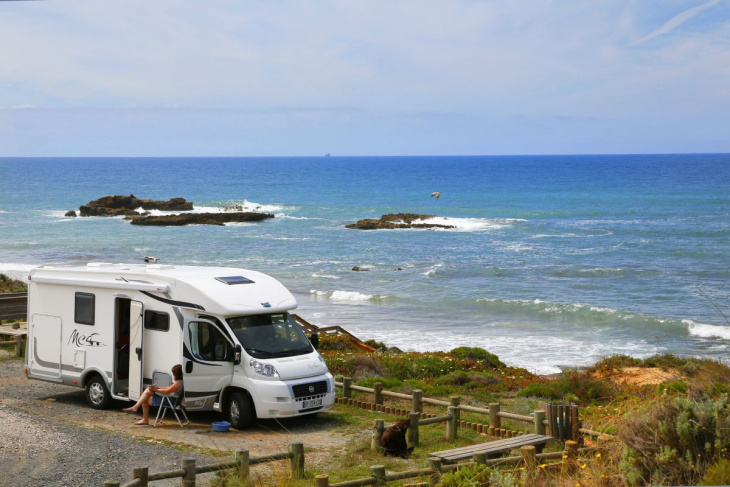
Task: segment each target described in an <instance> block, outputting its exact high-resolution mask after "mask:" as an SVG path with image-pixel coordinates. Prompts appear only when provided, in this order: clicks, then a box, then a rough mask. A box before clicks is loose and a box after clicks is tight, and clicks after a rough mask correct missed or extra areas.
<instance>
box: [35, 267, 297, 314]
mask: <svg viewBox="0 0 730 487" xmlns="http://www.w3.org/2000/svg"><path fill="white" fill-rule="evenodd" d="M28 278H29V279H30V280H32V281H35V282H41V283H43V282H45V283H54V284H61V285H74V286H79V287H92V288H93V287H99V288H111V289H126V290H138V291H146V292H148V293H161V294H164V295H165V296H166V297H168V298H171V299H173V300H175V301H178V302H181V303H184V304H188V305H194V306H187V307H194V308H198V309H200V308H202V309H204V310H205V311H207V312H210V313H214V314H219V315H223V316H235V315H245V314H255V313H261V312H262V311H268V312H277V311H285V310H290V309H294V308H296V306H297V303H296V300H295V299H294V296H292V294H291V293H290V292H289V291H288V290H287V289H286V288H285V287H284V286H283V285H282V284H281V283H279V282H278V281H277V280H276V279H274V278H272V277H270V276H267V275H266V274H262V273H260V272H256V271H252V270H248V269H240V268H231V267H204V266H175V265H165V264H111V263H100V262H92V263H89V264H87V265H85V266H48V267H37V268H34V269H32V270H31V271H30V273H29V276H28Z"/></svg>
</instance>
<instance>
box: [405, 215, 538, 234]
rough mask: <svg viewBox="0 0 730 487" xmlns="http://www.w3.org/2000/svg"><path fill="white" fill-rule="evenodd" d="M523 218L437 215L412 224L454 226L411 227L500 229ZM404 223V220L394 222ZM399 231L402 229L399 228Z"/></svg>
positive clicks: (457, 229) (462, 229)
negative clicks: (444, 226)
mask: <svg viewBox="0 0 730 487" xmlns="http://www.w3.org/2000/svg"><path fill="white" fill-rule="evenodd" d="M524 221H527V220H523V219H521V218H452V217H445V216H437V217H433V218H423V219H418V220H413V221H412V222H411V223H412V224H421V223H425V224H430V225H447V226H451V227H454V228H409V229H407V230H412V231H424V230H430V231H438V232H485V231H494V230H500V229H502V228H506V227H509V226H511V225H512V224H514V223H518V222H524ZM394 223H404V222H394ZM398 231H402V230H401V229H399V230H398Z"/></svg>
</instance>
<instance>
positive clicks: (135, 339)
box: [129, 301, 144, 400]
mask: <svg viewBox="0 0 730 487" xmlns="http://www.w3.org/2000/svg"><path fill="white" fill-rule="evenodd" d="M143 311H144V306H143V305H142V303H141V302H139V301H132V302H131V303H130V305H129V352H130V353H129V398H130V399H134V400H137V399H139V396H141V395H142V388H143V385H142V380H143V376H142V370H143V368H142V364H143V358H144V354H143V353H142V338H143V336H144V326H143V325H144V320H143V319H142V312H143Z"/></svg>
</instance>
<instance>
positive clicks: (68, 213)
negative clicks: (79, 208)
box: [63, 210, 77, 216]
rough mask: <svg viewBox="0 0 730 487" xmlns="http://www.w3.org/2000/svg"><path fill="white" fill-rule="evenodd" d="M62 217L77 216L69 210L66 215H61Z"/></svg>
mask: <svg viewBox="0 0 730 487" xmlns="http://www.w3.org/2000/svg"><path fill="white" fill-rule="evenodd" d="M63 216H77V215H76V212H75V211H74V210H71V211H67V212H66V214H65V215H63Z"/></svg>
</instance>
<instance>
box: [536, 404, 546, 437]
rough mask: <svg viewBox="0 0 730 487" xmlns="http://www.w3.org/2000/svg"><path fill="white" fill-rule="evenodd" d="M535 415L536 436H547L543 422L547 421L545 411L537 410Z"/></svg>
mask: <svg viewBox="0 0 730 487" xmlns="http://www.w3.org/2000/svg"><path fill="white" fill-rule="evenodd" d="M533 414H534V415H535V434H536V435H544V434H545V425H544V424H543V423H542V422H543V420H544V419H545V411H541V410H540V409H536V410H535V411H534V412H533Z"/></svg>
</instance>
